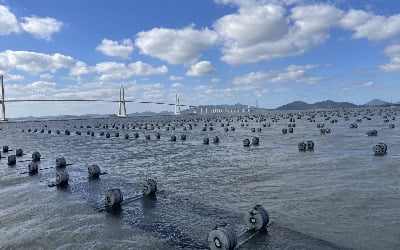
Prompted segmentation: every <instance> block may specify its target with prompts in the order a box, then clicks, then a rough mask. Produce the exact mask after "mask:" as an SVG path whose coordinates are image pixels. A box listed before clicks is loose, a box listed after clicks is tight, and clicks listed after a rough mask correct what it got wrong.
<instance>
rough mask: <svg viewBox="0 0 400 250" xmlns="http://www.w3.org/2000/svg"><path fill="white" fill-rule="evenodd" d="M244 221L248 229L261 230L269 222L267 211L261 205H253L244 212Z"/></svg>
mask: <svg viewBox="0 0 400 250" xmlns="http://www.w3.org/2000/svg"><path fill="white" fill-rule="evenodd" d="M244 222H245V224H246V225H247V226H248V227H249V229H252V230H263V229H265V228H266V226H267V225H268V223H269V215H268V212H267V211H266V210H265V209H264V208H263V207H262V206H261V205H255V206H254V207H253V208H252V209H250V210H249V211H247V212H246V213H245V214H244Z"/></svg>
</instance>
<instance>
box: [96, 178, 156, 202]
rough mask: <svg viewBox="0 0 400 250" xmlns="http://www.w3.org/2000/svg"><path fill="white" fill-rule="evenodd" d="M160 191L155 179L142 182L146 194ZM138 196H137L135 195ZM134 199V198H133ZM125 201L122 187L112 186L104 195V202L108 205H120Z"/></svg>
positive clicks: (149, 194) (143, 191) (150, 194)
mask: <svg viewBox="0 0 400 250" xmlns="http://www.w3.org/2000/svg"><path fill="white" fill-rule="evenodd" d="M157 191H158V188H157V181H156V180H155V179H150V178H148V179H146V180H145V181H144V182H143V183H142V194H143V195H145V196H152V195H155V193H156V192H157ZM134 198H137V197H133V199H134ZM131 200H132V198H131ZM123 201H124V196H123V194H122V191H121V189H119V188H112V189H109V190H107V192H106V193H105V196H104V204H105V205H106V207H118V206H120V205H121V204H122V203H123Z"/></svg>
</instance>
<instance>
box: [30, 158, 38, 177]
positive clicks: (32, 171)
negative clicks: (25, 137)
mask: <svg viewBox="0 0 400 250" xmlns="http://www.w3.org/2000/svg"><path fill="white" fill-rule="evenodd" d="M28 172H29V174H30V175H34V174H37V173H38V172H39V167H38V164H37V162H34V161H32V162H30V163H29V164H28Z"/></svg>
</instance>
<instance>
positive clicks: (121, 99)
mask: <svg viewBox="0 0 400 250" xmlns="http://www.w3.org/2000/svg"><path fill="white" fill-rule="evenodd" d="M0 83H1V100H0V103H1V104H2V116H1V118H0V120H3V121H6V107H5V104H6V103H18V102H109V103H119V109H118V114H117V116H119V117H126V116H127V113H126V106H125V104H126V103H140V104H159V105H169V106H175V112H174V113H175V115H179V114H180V113H181V107H188V108H189V110H190V111H191V109H192V108H195V107H196V106H192V105H185V104H180V103H179V95H178V94H176V96H175V103H165V102H152V101H135V100H125V94H124V87H123V85H121V87H120V94H119V100H104V99H9V100H6V99H5V98H4V83H3V75H0Z"/></svg>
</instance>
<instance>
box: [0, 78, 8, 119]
mask: <svg viewBox="0 0 400 250" xmlns="http://www.w3.org/2000/svg"><path fill="white" fill-rule="evenodd" d="M0 83H1V106H2V116H1V118H0V121H7V119H6V104H5V102H4V83H3V75H0Z"/></svg>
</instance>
